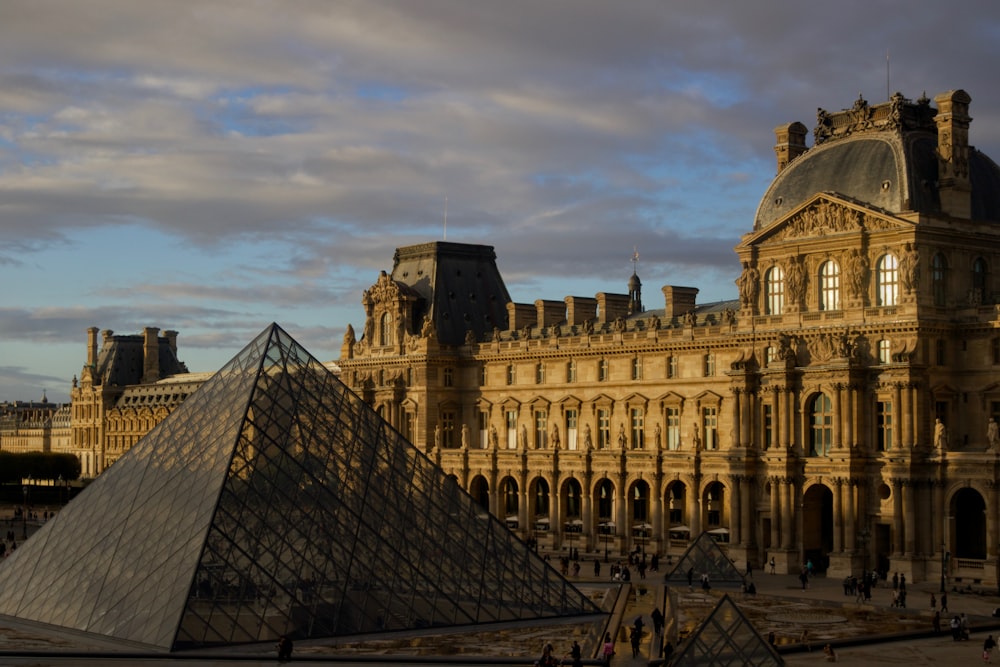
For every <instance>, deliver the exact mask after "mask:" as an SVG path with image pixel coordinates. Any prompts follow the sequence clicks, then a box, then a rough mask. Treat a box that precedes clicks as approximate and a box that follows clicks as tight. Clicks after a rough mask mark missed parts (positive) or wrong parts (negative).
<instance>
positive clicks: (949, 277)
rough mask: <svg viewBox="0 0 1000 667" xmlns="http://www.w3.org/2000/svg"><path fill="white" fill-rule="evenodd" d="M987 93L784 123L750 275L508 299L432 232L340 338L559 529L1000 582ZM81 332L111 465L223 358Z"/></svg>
mask: <svg viewBox="0 0 1000 667" xmlns="http://www.w3.org/2000/svg"><path fill="white" fill-rule="evenodd" d="M969 104H970V97H969V95H968V94H966V93H965V92H964V91H961V90H959V91H951V92H947V93H944V94H941V95H938V96H937V97H935V98H934V99H933V100H929V99H926V98H921V99H919V100H916V101H913V100H910V99H907V98H904V97H903V96H902V95H900V94H896V95H894V96H893V97H892V99H891V100H889V101H887V102H885V103H881V104H875V105H870V104H868V103H867V102H866V101H865V100H863V99H860V98H859V99H858V100H857V101H856V102H855V103H854V105H853V106H852V107H851V108H849V109H846V110H843V111H840V112H833V113H831V112H826V111H824V110H820V111H819V112H818V115H817V121H816V126H815V129H814V130H813V142H812V143H813V145H812V146H811V147H807V145H806V138H807V134H808V130H807V128H806V127H805V126H804V125H803V124H801V123H791V124H788V125H782V126H780V127H778V128H777V129H776V130H775V133H776V146H775V151H776V153H777V170H778V173H777V176H776V177H775V179H774V181H773V182H772V184H771V186H770V187H769V188H768V190H767V191H766V192H765V193H764V196H763V198H762V200H761V203H760V205H759V207H758V209H757V212H756V217H755V219H754V220H753V224H752V228H751V229H750V230H749V231H748V232H747V233H746V234H745V235H744V236H743V238H742V240H741V242H740V244H739V245H738V246H737V247H736V249H735V250H736V254H737V257H738V261H739V262H740V265H741V266H742V272H741V275H740V277H739V279H738V281H737V287H738V291H737V290H734V294H736V295H737V297H738V298H734V299H733V300H732V301H726V302H720V303H704V304H703V303H698V302H697V299H696V297H697V294H698V289H697V288H695V287H687V286H675V285H667V286H664V287H662V288H661V290H660V293H659V295H657V296H656V297H655V298H654V297H652V296H651V295H650V294H649V292H648V290H647V293H646V294H645V295H644V294H643V293H642V292H643V290H642V287H643V285H642V284H641V281H640V279H639V276H638V275H637V273H636V272H633V275H632V276H631V277H629V278H628V280H627V283H625V284H626V287H627V290H626V291H625V292H624V293H611V292H607V293H600V294H597V295H594V296H566V297H564V298H562V299H543V298H540V299H538V300H536V301H534V302H533V303H515V302H513V301H511V299H510V297H509V295H508V292H507V289H506V287H505V285H504V282H503V279H502V277H501V275H500V272H499V270H498V268H497V265H496V255H495V251H494V248H493V247H490V246H481V245H468V244H459V243H447V242H432V243H425V244H421V245H416V246H410V247H404V248H399V249H398V250H397V251H396V255H395V258H394V262H393V268H392V271H391V272H390V273H386V272H382V273H381V275H379V276H378V278H377V280H376V282H375V283H374V284H373V285H372V286H371V287H370V289H368V290H366V291H365V293H364V295H363V305H364V309H365V321H364V323H363V329H362V331H361V332H360V333H356V332H355V331H354V329H353V328H352V327H350V326H348V330H347V333H346V334H345V337H344V342H343V348H342V352H341V357H340V359H339V360H337V361H336V362H335V365H336V366H339V368H340V372H341V379H342V380H343V381H344V382H345V383H346V384H347V385H348V386H349V387H351V388H352V389H353V390H354V391H355V392H357V393H358V394H359V395H360V396H362V397H363V398H364V399H365V401H367V402H368V403H369V404H370V405H371V406H372V407H373V408H374V409H376V410H377V411H378V412H379V413H380V414H381V415H382V416H383V417H384V418H385V419H386V420H388V421H389V422H390V423H391V424H392V425H393V426H394V427H395V428H397V429H398V430H399V431H401V432H402V433H403V435H405V436H406V437H407V438H408V439H410V440H411V441H412V442H413V443H414V444H416V445H417V446H418V447H419V448H421V449H422V450H423V451H425V452H426V453H427V455H428V456H430V457H431V458H432V459H433V460H434V461H435V462H436V463H437V464H438V465H440V466H441V467H442V468H443V469H444V470H445V471H446V472H448V473H449V474H451V475H454V477H455V478H456V479H457V480H458V482H459V484H460V485H461V486H462V487H463V488H465V489H466V490H468V491H469V492H470V493H471V494H472V496H473V497H474V498H475V499H476V500H477V501H478V502H479V503H481V505H482V506H483V507H485V508H488V509H489V510H490V511H491V512H493V513H494V514H496V515H498V516H500V517H503V518H504V519H505V520H506V522H507V525H508V527H509V528H510V529H511V530H512V531H514V532H515V533H516V534H518V535H519V536H521V537H523V538H534V539H537V540H538V542H539V544H540V546H541V547H542V548H553V549H560V550H566V549H578V550H580V551H581V552H584V551H589V552H591V553H592V554H593V553H596V554H601V555H603V554H609V555H610V554H613V555H615V556H618V555H620V554H622V553H624V552H627V551H630V550H634V549H639V550H644V551H646V552H658V553H660V554H661V555H678V554H680V553H681V550H682V549H683V548H684V547H685V546H686V545H687V544H688V540H689V539H691V538H693V537H696V536H698V535H699V534H701V533H702V531H709V532H710V533H711V534H712V535H715V536H716V537H717V539H718V540H719V541H720V542H721V543H723V544H724V545H725V548H726V549H727V550H728V553H729V555H730V557H731V558H732V559H734V560H735V561H736V562H737V563H738V564H740V565H741V566H742V565H743V563H745V562H747V561H749V562H751V563H753V564H754V565H755V566H756V567H760V566H761V564H762V563H763V562H765V560H766V559H770V558H772V557H773V558H774V559H775V562H776V563H777V566H778V569H779V570H780V571H783V572H797V571H798V569H799V568H800V567H801V565H802V563H804V562H806V561H807V560H811V561H812V562H813V564H814V565H815V566H816V567H817V568H818V569H821V570H822V569H825V570H826V571H827V572H828V574H830V575H831V576H844V575H846V574H848V573H859V572H860V571H861V570H862V569H863V568H869V569H870V568H878V569H881V570H886V571H889V572H890V573H892V572H900V573H905V574H906V575H907V577H908V578H909V579H910V581H922V580H936V579H937V578H938V577H941V578H942V581H943V578H944V577H945V576H946V575H947V576H948V577H951V578H955V579H960V580H961V581H962V582H969V583H973V582H979V583H990V584H995V583H996V582H997V581H998V579H1000V576H998V573H1000V557H998V556H1000V531H998V527H1000V504H998V503H1000V498H998V494H997V485H998V482H1000V435H998V433H997V427H996V423H997V421H1000V308H998V304H1000V279H998V268H1000V168H998V167H997V165H996V164H995V163H994V162H993V161H992V160H990V159H989V158H988V157H987V156H985V155H984V154H982V153H980V152H979V151H977V150H976V149H975V148H974V147H972V146H971V145H970V144H969V126H970V123H971V120H972V119H971V117H970V116H969ZM623 278H625V276H623ZM88 335H89V338H88V361H87V365H86V366H85V367H84V369H83V373H82V375H81V378H80V380H79V382H78V383H75V385H74V388H73V392H72V440H73V442H72V447H73V449H74V451H76V452H78V453H79V455H80V456H81V457H82V458H83V459H84V460H85V461H87V463H86V464H85V466H84V471H85V474H97V473H99V472H100V471H101V470H103V469H104V467H106V466H107V465H110V464H111V463H112V462H113V461H114V460H115V458H117V457H118V456H120V455H121V453H123V452H124V451H127V449H128V448H129V447H130V446H131V445H132V444H133V443H134V442H135V441H136V440H137V439H138V438H139V437H140V436H141V435H142V434H144V433H145V432H147V431H148V430H149V429H151V428H152V426H154V425H155V424H156V423H158V422H159V421H161V420H162V419H163V418H164V417H165V416H166V415H167V414H169V412H170V411H171V409H172V408H173V407H176V405H178V404H179V403H180V401H182V400H184V398H185V397H186V396H187V395H188V394H189V393H190V392H191V391H193V390H194V389H195V388H196V387H197V386H198V385H199V384H200V383H201V382H202V381H203V380H204V377H205V375H201V376H197V375H191V374H187V373H186V372H185V371H186V369H184V368H183V364H180V362H178V361H177V359H176V334H175V333H173V332H166V336H165V337H159V336H158V331H157V330H155V329H147V330H146V331H145V333H144V334H143V335H142V336H133V337H117V336H113V335H112V334H111V332H106V334H105V337H104V344H103V347H102V349H101V350H100V351H98V349H97V329H92V330H90V333H89V334H88ZM119 339H121V340H119ZM126 339H127V340H126ZM133 339H134V340H133ZM119 345H121V354H118V355H117V356H116V353H113V352H112V350H113V349H114V348H116V347H118V346H119ZM126 348H127V353H126ZM115 363H121V364H125V363H127V364H129V368H130V369H131V370H130V371H129V374H126V375H121V376H116V372H117V371H116V370H115V369H114V368H112V365H113V364H115ZM333 364H334V362H331V365H333ZM116 378H117V379H116ZM129 378H130V379H129Z"/></svg>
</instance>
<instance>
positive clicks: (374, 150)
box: [0, 0, 1000, 401]
mask: <svg viewBox="0 0 1000 667" xmlns="http://www.w3.org/2000/svg"><path fill="white" fill-rule="evenodd" d="M764 7H766V9H763V8H764ZM887 52H888V54H889V66H888V70H887V63H886V60H887V59H886V53H887ZM998 56H1000V4H998V3H996V2H995V0H985V1H982V2H972V1H969V2H962V1H961V0H959V1H958V2H953V3H942V2H930V1H927V0H919V1H914V2H902V1H892V2H890V1H884V0H866V1H865V2H859V1H857V0H841V1H840V2H837V3H818V2H816V3H812V2H801V1H798V0H768V2H747V1H746V0H733V1H728V2H727V1H725V0H719V1H716V2H688V1H680V0H678V1H670V0H657V1H650V2H640V1H630V0H624V1H615V2H608V1H606V0H604V1H600V2H589V1H586V0H565V1H562V0H548V1H546V0H503V1H497V2H476V1H472V0H464V1H461V2H458V1H456V2H447V1H437V0H405V1H403V0H400V1H399V2H381V1H377V0H363V1H358V2H346V1H344V2H337V1H331V0H323V1H316V2H309V1H303V0H282V1H280V2H279V1H277V0H274V1H269V0H231V1H225V0H219V1H216V0H196V1H192V2H185V1H178V0H171V1H169V2H168V1H166V0H164V1H151V0H150V1H143V2H137V1H135V0H87V1H86V2H79V1H77V0H65V1H55V0H53V1H50V0H3V2H0V284H2V285H3V286H4V287H3V290H2V293H3V297H2V299H0V401H3V400H31V399H38V398H40V397H41V395H42V392H43V391H45V392H47V395H48V397H49V399H50V400H57V401H63V400H67V398H68V394H69V388H70V382H71V379H72V377H73V375H75V374H78V373H79V372H80V369H81V367H82V365H83V363H84V361H85V359H86V346H85V342H86V334H85V330H86V328H87V327H90V326H96V327H99V328H101V329H113V330H114V331H115V332H116V333H139V332H140V331H141V329H142V327H144V326H157V327H160V328H161V329H176V330H178V331H179V332H180V337H179V347H180V357H181V359H182V360H184V361H185V362H186V363H187V364H188V366H189V368H190V369H191V370H193V371H213V370H216V369H217V368H219V367H220V366H221V365H222V364H224V363H225V362H226V361H228V360H229V359H230V358H231V357H232V356H233V355H234V354H235V353H236V352H237V351H238V350H239V349H240V348H242V347H243V345H245V344H246V343H247V342H248V341H249V340H250V339H251V338H252V337H253V336H254V335H256V334H257V333H259V332H260V331H261V330H262V329H263V328H264V327H265V326H267V325H268V324H269V323H270V322H272V321H273V322H278V323H279V324H281V325H282V326H283V327H284V328H285V329H287V330H288V331H289V333H291V334H292V336H293V337H295V338H296V339H297V340H298V341H299V342H301V343H302V344H303V345H304V346H305V347H306V348H307V349H309V350H310V351H311V352H312V353H313V354H314V355H315V356H317V357H318V358H320V359H322V360H330V359H335V358H336V357H337V356H338V354H339V345H340V341H341V338H342V335H343V331H344V328H345V327H346V325H347V323H348V322H351V323H353V324H354V326H355V328H356V329H360V328H361V325H362V324H363V314H362V309H361V305H360V299H361V292H362V290H363V289H365V288H367V287H368V286H370V285H371V284H372V283H374V282H375V280H376V278H377V276H378V272H379V270H382V269H385V270H390V269H391V268H392V256H393V251H394V250H395V248H396V247H398V246H402V245H408V244H412V243H420V242H425V241H432V240H441V239H443V238H447V240H448V241H457V242H468V243H486V244H490V245H493V246H495V248H496V251H497V254H498V262H499V265H500V269H501V271H502V272H503V275H504V278H505V280H506V281H507V286H508V289H509V290H510V292H511V296H512V298H513V299H514V300H515V301H521V302H531V301H534V300H535V299H537V298H548V299H561V298H563V297H564V296H566V295H569V294H573V295H579V296H593V295H594V294H595V293H597V292H625V291H626V289H627V288H626V281H627V279H628V277H629V275H630V274H631V263H630V258H631V255H632V252H633V248H638V250H639V253H640V263H639V275H640V277H641V278H642V281H643V284H644V286H645V288H646V290H645V291H646V294H645V295H644V296H645V298H644V301H645V302H646V305H647V307H662V304H661V303H660V298H659V297H660V292H659V288H660V286H662V285H665V284H674V285H693V286H697V287H699V288H700V289H701V293H700V294H699V301H700V302H707V301H714V300H719V299H725V298H732V297H734V296H735V287H734V285H733V280H734V279H735V278H736V275H737V272H738V264H737V262H736V257H735V255H734V253H733V252H732V248H733V246H734V245H735V244H736V243H737V242H738V240H739V237H740V235H741V234H743V233H745V232H746V231H748V230H749V229H750V227H751V225H752V222H753V217H754V211H755V209H756V206H757V204H758V201H759V199H760V197H761V195H762V194H763V191H764V189H765V188H766V186H767V184H768V183H769V181H770V179H771V178H772V177H773V175H774V172H775V167H774V163H775V160H774V152H773V146H774V134H773V128H774V127H775V126H777V125H781V124H784V123H788V122H792V121H796V120H797V121H801V122H803V123H805V124H806V125H807V127H810V128H811V127H812V126H813V124H814V121H815V117H816V109H817V107H823V108H825V109H829V110H839V109H842V108H846V107H849V106H851V104H852V103H853V102H854V100H855V99H857V97H858V95H859V93H860V94H863V95H864V97H865V98H866V99H868V100H869V101H870V102H872V103H877V102H881V101H884V100H885V99H886V98H887V89H891V90H892V91H896V90H898V91H900V92H902V93H903V94H904V95H906V96H907V97H909V98H914V99H915V98H918V97H920V96H921V95H922V94H923V93H924V92H926V93H927V94H928V96H930V97H933V96H934V95H936V94H938V93H941V92H944V91H946V90H950V89H954V88H963V89H965V90H966V91H968V92H969V94H970V95H971V96H972V100H973V102H972V107H971V115H972V116H973V118H974V121H973V124H972V129H971V141H972V143H973V144H975V145H976V146H977V147H978V148H980V149H982V150H984V151H985V152H986V153H987V154H989V155H991V156H992V157H993V158H994V159H1000V86H998V85H997V82H998V74H997V71H998V69H997V68H998ZM887 74H888V76H887ZM887 79H888V81H887ZM887 84H888V85H887ZM446 211H447V215H446ZM445 219H446V220H447V224H445Z"/></svg>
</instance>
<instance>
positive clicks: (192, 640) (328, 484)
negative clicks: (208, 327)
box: [0, 324, 601, 650]
mask: <svg viewBox="0 0 1000 667" xmlns="http://www.w3.org/2000/svg"><path fill="white" fill-rule="evenodd" d="M597 613H601V612H600V610H599V609H598V608H597V606H596V605H595V604H594V603H592V602H591V601H590V599H589V598H587V597H586V596H585V595H584V594H583V593H581V592H579V591H578V590H577V589H576V588H574V587H573V586H572V585H571V584H570V583H569V582H568V581H566V580H565V579H564V578H562V577H561V576H560V575H559V574H558V573H557V572H556V571H555V570H554V569H553V568H551V567H549V565H548V564H546V563H545V562H544V561H542V560H541V559H540V558H538V557H537V556H536V555H535V554H534V553H532V552H531V551H529V550H528V549H527V548H526V547H525V545H524V544H523V543H522V542H520V541H519V540H517V539H516V538H515V537H514V536H513V535H512V534H511V533H510V532H509V531H508V530H507V529H506V528H505V527H504V526H503V525H502V524H501V523H500V522H499V521H497V520H496V519H495V518H494V517H492V516H490V515H488V514H486V513H484V512H483V511H482V510H481V509H480V508H479V507H478V505H477V504H476V503H475V502H474V501H473V500H472V498H471V497H470V496H468V495H467V494H466V493H464V492H463V491H461V490H460V489H459V487H458V485H457V484H456V482H455V481H454V479H453V478H451V477H448V476H446V475H445V474H444V473H443V472H442V471H441V470H440V469H439V468H437V467H436V466H435V465H434V464H433V463H432V462H431V461H430V460H429V459H427V458H426V457H425V456H424V455H423V454H422V453H421V452H419V451H418V450H417V449H416V448H414V447H413V446H412V445H410V444H409V443H408V442H407V441H406V440H404V439H403V438H402V436H400V435H399V433H397V432H396V431H395V430H393V429H392V428H391V427H390V426H388V425H387V424H386V423H385V422H384V421H382V419H381V418H380V417H379V416H378V415H377V414H376V413H375V412H374V411H372V410H371V409H370V408H369V407H368V405H366V404H365V403H364V402H363V401H362V400H361V399H360V398H358V397H357V396H356V395H355V394H353V393H352V392H351V391H350V390H349V389H347V387H345V386H344V385H343V384H342V383H341V382H340V381H339V380H338V379H337V377H336V376H335V375H334V374H333V373H331V372H330V371H329V370H328V369H327V368H325V367H324V366H323V365H322V364H321V363H319V362H318V361H316V360H315V359H314V358H313V357H312V356H310V355H309V354H308V353H307V352H306V351H305V350H304V349H303V348H301V347H300V346H299V345H298V344H297V343H296V342H295V341H294V340H292V339H291V337H289V336H288V334H287V333H285V332H284V331H283V330H282V329H281V328H280V327H278V326H277V325H276V324H273V325H271V326H270V327H268V328H267V329H266V330H265V331H264V332H262V333H261V334H260V335H259V336H258V337H257V338H256V339H255V340H254V341H253V342H251V343H250V344H249V345H248V346H247V347H246V348H245V349H244V350H243V351H242V352H240V353H239V354H238V355H237V356H236V357H235V358H234V359H233V360H232V361H230V362H229V363H228V364H227V365H226V366H225V367H224V368H223V369H222V370H220V371H219V372H218V373H216V374H215V375H214V376H212V378H211V379H209V380H208V381H207V382H206V383H205V384H204V385H203V386H202V387H201V388H200V389H199V390H198V391H197V392H195V393H194V394H192V395H191V396H190V397H189V398H188V399H187V400H186V401H185V402H184V403H183V404H182V405H181V406H180V407H179V408H177V410H175V411H174V413H173V414H171V415H170V416H169V417H168V418H167V419H165V420H164V421H163V422H161V423H160V424H159V425H158V426H157V427H156V428H155V429H153V430H152V431H150V432H149V434H147V436H146V437H145V438H143V439H142V440H141V441H140V442H138V443H137V444H136V445H135V447H133V448H132V449H131V450H130V451H129V452H128V453H127V454H126V455H125V456H123V457H122V458H121V459H120V460H119V461H118V462H116V463H115V464H114V465H113V466H111V467H110V468H109V469H108V470H107V471H106V472H105V473H103V474H102V475H101V476H100V477H99V478H98V479H97V480H95V481H94V482H93V484H91V485H90V487H88V488H87V490H86V491H84V492H83V493H82V494H80V496H79V497H78V498H76V499H75V500H74V501H73V502H72V503H70V504H69V505H68V506H67V507H66V508H65V509H64V510H63V511H62V512H60V513H59V515H58V516H57V517H56V518H55V519H54V520H52V521H50V522H49V523H48V524H47V525H46V526H45V527H44V528H43V529H42V530H40V531H39V532H38V533H37V534H36V535H35V536H34V537H32V538H31V539H30V540H28V541H27V542H26V543H25V544H24V545H23V546H22V547H21V548H19V549H18V550H17V551H15V552H14V553H13V555H12V556H10V557H9V558H7V559H6V561H4V563H3V564H2V565H0V614H4V615H7V616H13V617H17V618H20V619H26V620H33V621H38V622H43V623H46V624H51V625H57V626H64V627H67V628H72V629H75V630H80V631H84V632H91V633H98V634H101V635H106V636H110V637H114V638H118V639H121V640H125V641H129V642H137V643H140V644H144V645H149V646H154V647H160V648H164V649H168V650H173V649H181V648H193V647H199V646H210V645H219V644H230V643H245V642H258V641H273V640H275V639H276V638H277V637H279V636H280V635H282V634H287V635H289V636H290V637H292V638H318V637H328V636H335V635H353V634H359V633H369V632H382V631H386V632H388V631H396V630H410V629H417V628H427V627H439V626H458V625H471V624H477V623H493V622H502V621H515V620H527V619H540V618H554V617H560V616H569V615H581V614H597Z"/></svg>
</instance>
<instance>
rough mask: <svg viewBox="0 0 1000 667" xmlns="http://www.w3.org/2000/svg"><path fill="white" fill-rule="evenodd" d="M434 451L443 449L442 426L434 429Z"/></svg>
mask: <svg viewBox="0 0 1000 667" xmlns="http://www.w3.org/2000/svg"><path fill="white" fill-rule="evenodd" d="M434 449H441V425H440V424H438V425H436V426H435V427H434Z"/></svg>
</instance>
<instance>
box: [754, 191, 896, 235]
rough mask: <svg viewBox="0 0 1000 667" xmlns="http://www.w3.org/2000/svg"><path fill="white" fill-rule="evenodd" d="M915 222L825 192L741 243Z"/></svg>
mask: <svg viewBox="0 0 1000 667" xmlns="http://www.w3.org/2000/svg"><path fill="white" fill-rule="evenodd" d="M912 227H913V223H912V222H909V221H907V220H902V219H900V218H897V217H895V216H893V215H892V214H891V213H888V212H886V211H881V210H878V209H876V208H873V207H871V206H866V205H863V204H859V203H858V202H855V201H853V200H851V199H847V198H844V197H841V196H839V195H837V194H836V193H831V192H824V193H820V194H817V195H816V196H815V197H813V198H812V199H809V200H808V201H806V202H804V203H803V204H802V205H801V206H799V207H798V208H796V209H795V210H793V211H791V212H789V214H788V215H787V216H785V217H784V218H782V219H780V220H779V221H777V222H775V223H774V224H772V225H769V226H768V227H767V228H766V229H762V230H760V231H759V232H757V233H755V234H751V235H749V236H748V237H746V238H745V240H744V241H743V243H741V244H740V245H741V246H752V245H758V244H760V243H762V242H764V241H768V242H782V241H802V240H806V239H818V238H823V237H827V236H837V235H840V234H856V233H858V232H884V231H891V230H894V229H910V228H912Z"/></svg>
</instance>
